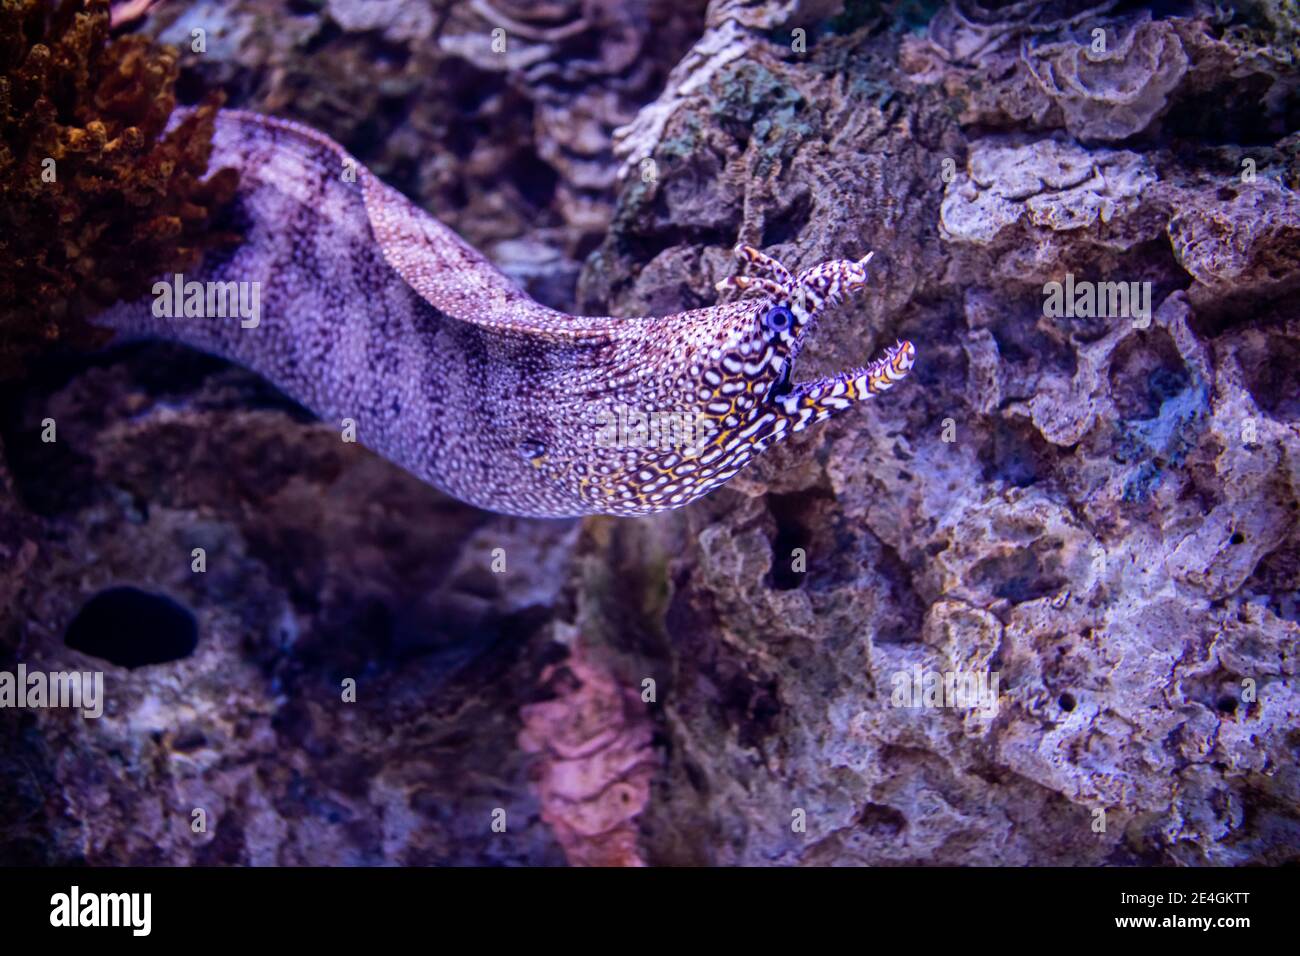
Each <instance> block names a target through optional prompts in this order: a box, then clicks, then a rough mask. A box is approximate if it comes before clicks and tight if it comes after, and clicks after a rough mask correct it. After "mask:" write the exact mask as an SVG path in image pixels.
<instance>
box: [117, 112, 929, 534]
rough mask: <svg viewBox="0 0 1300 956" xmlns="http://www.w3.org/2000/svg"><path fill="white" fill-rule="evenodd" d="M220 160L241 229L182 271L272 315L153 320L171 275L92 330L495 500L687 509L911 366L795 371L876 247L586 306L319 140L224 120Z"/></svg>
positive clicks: (522, 506)
mask: <svg viewBox="0 0 1300 956" xmlns="http://www.w3.org/2000/svg"><path fill="white" fill-rule="evenodd" d="M225 166H234V167H235V168H237V169H238V170H239V173H240V177H241V183H240V188H239V193H238V196H237V198H236V200H235V202H236V208H235V210H234V214H235V216H236V217H237V221H238V226H239V227H240V228H241V229H242V231H243V234H244V240H243V242H241V243H240V244H239V245H238V246H237V247H235V248H234V249H232V250H229V251H226V252H223V253H221V254H216V253H209V254H208V256H207V258H206V259H205V261H204V262H203V264H202V267H201V268H200V269H199V270H198V271H197V272H195V273H192V274H186V275H185V276H184V282H185V283H192V282H198V283H201V284H203V286H204V287H205V288H208V289H211V288H212V287H213V286H212V284H223V288H230V289H231V290H232V293H231V294H233V288H234V287H233V286H229V285H228V284H229V283H249V284H253V283H256V284H257V292H258V303H259V306H260V316H259V317H258V319H257V321H256V323H255V324H254V323H253V322H251V321H249V322H241V321H240V319H239V317H238V316H237V315H236V316H234V317H231V316H229V315H227V317H216V316H211V315H208V316H206V317H197V316H196V317H188V318H187V317H178V318H173V317H168V316H167V315H165V314H159V313H160V311H163V312H165V311H166V310H160V309H159V301H160V296H161V295H162V293H163V291H164V288H165V287H166V286H168V285H170V284H171V277H167V278H166V279H165V280H164V281H163V282H160V283H159V285H158V286H155V293H156V294H155V295H154V296H151V297H149V298H146V299H142V300H138V301H136V302H132V303H122V304H119V305H116V306H114V307H112V308H111V309H109V310H108V311H107V312H105V313H103V314H102V315H101V316H100V318H99V320H98V321H100V322H102V323H103V324H105V325H107V326H109V327H111V328H115V329H117V330H119V331H120V332H121V333H123V334H125V335H127V336H130V337H142V336H143V337H155V338H163V339H169V340H172V341H179V342H183V343H186V344H188V345H191V346H194V347H196V348H199V349H202V350H204V351H207V352H212V353H215V354H217V355H220V356H222V357H224V358H227V359H230V360H231V361H234V362H237V363H239V364H241V365H244V366H246V367H248V368H251V369H252V370H254V371H256V372H258V373H259V374H261V375H263V376H264V377H265V378H267V379H268V380H269V381H270V382H272V383H273V384H274V385H276V386H277V387H278V388H280V389H281V390H282V391H283V392H285V393H286V394H287V395H289V396H291V397H292V398H294V399H295V400H297V401H298V402H300V403H301V404H303V405H304V406H306V407H307V408H308V409H310V410H311V411H312V412H313V413H315V414H316V415H318V416H319V417H320V418H322V419H324V420H326V421H332V422H336V423H338V422H342V421H343V420H344V419H351V420H352V421H353V422H354V423H355V429H356V439H357V441H359V442H360V443H361V444H364V445H366V446H367V447H369V448H371V449H373V450H374V451H376V452H378V453H379V454H380V455H382V456H384V457H385V458H387V459H389V460H390V461H393V462H395V463H396V464H399V465H401V466H402V467H404V468H406V469H407V470H409V471H411V472H412V473H414V474H415V475H416V476H417V477H419V478H421V479H422V480H424V481H426V482H428V483H429V484H431V485H434V486H435V487H437V488H440V489H442V490H443V491H445V492H447V493H449V494H451V495H454V496H455V497H457V498H460V499H461V500H463V501H466V502H469V503H471V504H473V505H477V506H479V507H481V508H485V509H488V510H491V511H497V512H502V513H506V514H516V515H525V516H531V517H566V516H574V515H585V514H615V515H642V514H649V513H651V512H655V511H662V510H665V509H669V508H676V507H680V506H682V505H684V504H686V503H687V502H689V501H692V500H693V499H695V498H697V497H699V496H700V495H703V494H705V493H707V492H708V491H710V490H712V489H713V488H716V487H717V486H718V485H720V484H722V483H723V482H725V481H727V480H728V479H729V478H731V477H732V476H733V475H735V474H736V473H737V472H738V471H739V470H740V469H741V468H743V467H744V466H745V465H746V464H747V463H749V462H750V461H752V460H753V459H754V458H756V457H757V456H758V455H759V454H761V453H762V452H763V451H764V450H765V449H767V448H769V447H771V446H772V445H773V444H774V443H776V442H778V441H780V440H782V439H783V438H785V437H786V436H787V435H790V434H791V433H793V432H797V431H800V430H802V429H804V428H807V427H808V426H809V425H812V424H814V423H816V422H819V421H822V420H824V419H826V418H828V417H829V416H831V415H832V414H834V413H836V412H838V411H840V410H842V409H845V408H849V407H850V406H851V405H853V403H855V402H857V401H859V400H861V399H865V398H868V397H870V396H871V395H874V394H877V393H879V392H881V391H884V390H885V389H888V388H889V387H891V386H892V385H893V384H894V383H896V382H897V381H899V380H900V379H902V378H903V377H904V376H905V375H906V374H907V373H908V371H909V370H910V369H911V367H912V362H913V359H914V357H915V352H914V350H913V348H912V345H911V344H910V343H908V342H900V343H898V344H897V345H895V346H894V347H892V348H890V349H888V350H886V352H885V353H884V355H883V356H882V357H880V358H878V359H877V360H876V361H874V362H872V363H871V364H869V365H867V366H865V367H863V368H858V369H853V370H851V371H848V372H844V373H842V374H840V375H837V376H834V377H832V378H826V379H821V380H818V381H813V382H803V383H799V382H794V381H793V380H792V375H791V373H792V369H793V363H794V360H795V358H796V356H797V355H798V353H799V350H800V348H801V347H802V344H803V341H804V339H805V337H806V336H807V333H808V332H809V330H810V329H811V327H812V325H813V323H814V321H815V319H816V317H817V314H818V312H820V311H821V310H822V309H823V308H825V307H826V306H828V305H829V304H831V303H832V302H834V301H836V300H837V299H839V298H840V297H841V296H844V295H847V294H849V293H851V292H854V291H856V290H857V289H859V288H861V287H863V286H864V285H865V284H866V281H867V275H866V268H865V266H866V262H867V259H869V258H870V256H867V257H866V258H865V259H862V260H859V261H856V262H854V261H848V260H841V261H835V262H828V263H823V264H822V265H819V266H816V267H814V268H812V269H808V270H806V271H805V272H803V273H801V274H799V275H798V276H792V275H791V274H790V273H789V272H787V271H786V270H785V269H784V268H783V267H782V266H781V265H780V264H779V263H777V262H776V261H775V260H773V259H770V258H768V257H767V256H764V255H763V254H762V253H759V252H757V251H756V250H754V249H751V248H749V247H741V249H740V250H738V253H739V255H740V256H741V259H742V261H743V262H744V263H746V264H748V265H749V266H750V268H751V271H752V272H753V273H754V275H752V276H749V277H741V276H738V277H734V278H731V279H728V280H724V281H723V282H721V283H719V289H726V288H730V289H737V290H740V291H742V292H746V293H751V294H752V297H750V298H746V299H742V300H741V301H737V302H731V303H726V304H721V305H716V306H713V307H711V308H706V309H696V310H694V311H690V312H683V313H679V314H677V315H668V316H662V317H646V318H627V319H619V318H610V317H595V318H592V317H580V316H572V315H567V314H565V313H562V312H557V311H555V310H552V309H548V308H546V307H545V306H542V305H540V304H538V303H537V302H535V301H533V300H532V299H531V298H529V296H528V295H526V294H525V293H524V292H523V291H522V290H521V289H519V288H518V287H517V286H516V285H515V284H514V283H513V282H512V281H511V280H510V279H508V278H507V277H506V276H505V275H503V274H502V273H501V272H500V271H499V270H498V269H497V268H496V267H495V266H493V265H492V263H491V262H489V261H488V260H487V258H486V257H484V256H483V255H481V254H480V253H479V252H477V251H476V250H474V249H473V248H472V247H471V246H469V245H468V244H467V243H466V242H464V241H463V240H462V239H461V238H460V237H459V236H457V235H456V234H455V233H454V232H452V231H451V230H450V229H448V228H447V227H446V226H444V225H442V224H441V223H439V222H438V221H437V220H435V219H434V218H433V217H431V216H430V215H428V214H427V213H425V212H424V211H423V210H421V209H419V208H418V207H416V206H414V205H413V204H412V203H411V202H410V201H409V200H407V199H406V198H405V197H403V196H402V195H401V194H400V193H398V192H397V191H396V190H394V189H392V188H391V187H389V186H387V185H385V184H384V183H383V182H381V181H380V180H379V179H378V178H376V177H375V176H374V175H373V174H371V173H370V172H369V171H368V170H366V169H365V167H363V166H361V165H360V164H359V163H357V161H356V160H354V159H353V158H352V157H351V156H349V155H348V154H347V153H346V152H345V151H344V150H343V149H342V148H341V147H340V146H338V145H337V144H336V143H334V142H333V141H332V140H330V139H329V138H328V137H326V136H324V135H323V134H321V133H318V132H316V131H314V130H311V129H309V128H307V127H304V126H301V125H299V124H296V123H291V122H287V121H283V120H276V119H270V118H267V117H264V116H258V115H255V114H251V113H241V112H238V111H230V110H227V111H223V112H222V113H221V114H220V115H219V116H218V119H217V125H216V134H215V136H214V142H213V155H212V159H211V163H210V168H212V169H218V168H222V167H225ZM251 287H252V286H251V285H250V286H248V288H251ZM207 301H208V302H211V301H212V300H211V297H209V298H208V300H207Z"/></svg>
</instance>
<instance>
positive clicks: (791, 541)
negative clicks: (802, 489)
mask: <svg viewBox="0 0 1300 956" xmlns="http://www.w3.org/2000/svg"><path fill="white" fill-rule="evenodd" d="M768 507H769V508H770V509H771V512H772V517H773V518H774V519H775V520H776V535H775V536H774V537H773V538H772V587H774V588H776V589H777V590H778V591H793V590H795V589H796V588H799V587H801V586H802V585H803V583H804V581H805V580H807V578H808V574H807V567H808V563H807V562H808V548H809V545H810V544H811V543H812V533H811V531H809V517H810V515H809V513H808V512H809V498H808V496H807V495H804V494H790V495H777V494H773V495H769V496H768ZM799 568H802V569H803V570H798V569H799Z"/></svg>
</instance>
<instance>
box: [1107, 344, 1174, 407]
mask: <svg viewBox="0 0 1300 956" xmlns="http://www.w3.org/2000/svg"><path fill="white" fill-rule="evenodd" d="M1190 384H1191V375H1190V374H1189V373H1188V371H1187V366H1186V365H1185V364H1184V363H1183V359H1182V356H1181V355H1179V354H1178V348H1177V346H1175V345H1174V340H1173V339H1172V338H1171V337H1170V336H1169V333H1168V332H1166V331H1164V330H1163V329H1158V330H1152V331H1151V332H1150V333H1149V334H1147V335H1146V336H1144V337H1134V338H1130V339H1128V340H1127V341H1125V342H1124V343H1122V344H1121V345H1120V346H1119V348H1117V349H1116V350H1115V356H1114V358H1113V359H1112V360H1111V366H1110V388H1111V397H1112V398H1113V399H1114V400H1115V405H1116V407H1118V409H1119V412H1120V415H1121V416H1122V417H1123V418H1125V419H1135V420H1148V419H1152V418H1155V417H1156V416H1157V415H1159V414H1160V409H1161V406H1163V405H1164V403H1165V402H1166V401H1167V400H1168V399H1170V398H1173V397H1174V396H1175V395H1177V394H1179V393H1180V392H1182V391H1183V390H1184V389H1186V388H1187V387H1188V386H1189V385H1190Z"/></svg>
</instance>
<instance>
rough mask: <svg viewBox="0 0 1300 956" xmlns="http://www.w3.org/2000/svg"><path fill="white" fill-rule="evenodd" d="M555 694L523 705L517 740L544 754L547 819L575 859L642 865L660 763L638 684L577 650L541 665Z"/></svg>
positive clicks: (541, 784)
mask: <svg viewBox="0 0 1300 956" xmlns="http://www.w3.org/2000/svg"><path fill="white" fill-rule="evenodd" d="M542 683H543V685H544V686H546V687H548V689H550V690H552V691H554V692H555V693H556V694H557V696H556V697H555V698H554V699H553V700H548V701H544V702H543V703H539V704H530V705H528V706H526V707H524V708H523V710H522V712H521V713H522V716H523V720H524V729H523V731H522V732H521V733H520V735H519V745H520V746H521V747H522V748H523V749H524V750H525V751H526V752H528V753H539V754H541V755H542V758H541V759H540V760H539V762H538V766H537V769H536V772H537V790H538V794H539V796H540V798H541V802H542V819H543V820H545V821H546V822H547V824H549V825H550V826H551V828H552V829H553V830H554V832H555V837H556V839H557V840H558V841H559V843H560V846H561V847H562V848H563V849H564V854H565V856H566V857H567V858H568V861H569V863H570V864H571V865H573V866H644V865H645V861H644V860H643V859H642V858H641V853H640V850H639V849H638V847H637V825H636V818H637V816H638V815H640V813H641V811H642V810H644V809H645V806H646V804H647V802H649V799H650V781H651V779H652V777H653V776H654V772H655V769H656V768H657V766H658V763H659V760H658V754H657V753H656V751H655V750H654V748H653V746H652V745H651V738H652V736H653V728H652V726H651V723H650V720H649V717H648V716H647V714H646V710H645V705H644V704H643V703H642V702H641V698H640V696H639V695H638V694H637V693H636V691H635V690H633V689H631V688H627V687H624V686H621V685H620V684H619V682H618V681H617V680H616V679H615V677H614V676H613V675H612V674H611V673H610V672H609V671H608V670H607V669H606V668H604V667H602V666H601V665H599V664H598V663H596V662H594V661H591V660H590V659H588V658H587V656H586V655H584V654H582V653H581V651H580V649H575V651H574V656H572V657H570V658H569V659H568V660H567V661H565V662H563V663H562V664H552V665H550V666H548V667H547V668H546V669H545V670H544V671H543V672H542Z"/></svg>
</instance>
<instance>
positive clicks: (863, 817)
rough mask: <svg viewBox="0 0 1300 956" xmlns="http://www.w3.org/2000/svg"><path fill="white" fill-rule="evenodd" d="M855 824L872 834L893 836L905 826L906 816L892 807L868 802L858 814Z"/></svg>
mask: <svg viewBox="0 0 1300 956" xmlns="http://www.w3.org/2000/svg"><path fill="white" fill-rule="evenodd" d="M857 824H858V826H860V827H862V828H863V829H864V830H866V831H867V832H868V833H870V834H871V835H872V836H877V837H894V836H897V835H898V834H899V833H901V832H902V831H903V828H904V827H906V826H907V817H905V816H903V814H902V813H901V812H900V811H898V810H896V809H895V808H894V807H890V806H885V805H884V804H880V803H868V804H867V805H866V806H865V807H863V808H862V812H861V813H860V814H858V820H857Z"/></svg>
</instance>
